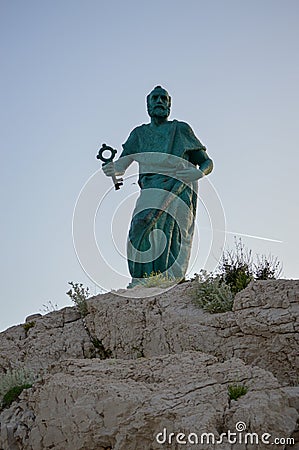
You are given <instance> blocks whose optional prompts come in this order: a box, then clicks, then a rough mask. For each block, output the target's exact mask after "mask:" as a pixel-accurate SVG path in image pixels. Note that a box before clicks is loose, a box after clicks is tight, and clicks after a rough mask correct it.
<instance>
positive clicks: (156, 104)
mask: <svg viewBox="0 0 299 450" xmlns="http://www.w3.org/2000/svg"><path fill="white" fill-rule="evenodd" d="M170 107H171V98H170V96H169V94H168V92H167V91H166V90H165V89H163V88H162V87H161V86H156V87H155V88H154V89H153V91H152V92H151V93H150V94H149V95H148V96H147V110H148V114H149V116H150V118H151V121H150V123H148V124H143V125H141V126H138V127H136V128H134V130H133V131H132V132H131V134H130V135H129V137H128V139H127V141H126V142H125V143H124V144H123V151H122V153H121V155H120V157H119V159H118V160H117V161H115V162H110V163H108V164H105V165H104V166H103V171H104V173H105V174H106V175H107V176H112V177H114V179H115V178H116V176H122V175H123V174H124V173H125V171H126V169H127V168H128V166H129V165H130V164H131V163H132V162H133V161H137V162H138V163H139V180H138V184H139V186H140V189H141V192H140V196H139V198H138V200H137V202H136V206H135V209H134V212H133V217H132V221H131V226H130V231H129V237H128V246H127V258H128V265H129V270H130V274H131V276H132V283H131V285H130V286H134V285H136V284H138V283H140V282H141V281H142V280H143V279H144V277H145V276H147V275H150V274H152V273H153V274H157V273H162V274H165V276H167V278H168V279H169V278H170V279H175V280H180V279H183V278H184V276H185V274H186V271H187V267H188V262H189V258H190V252H191V245H192V239H193V232H194V220H195V213H196V204H197V187H198V186H197V185H198V180H199V179H200V178H202V177H203V176H204V175H208V174H209V173H210V172H211V171H212V169H213V162H212V160H211V159H210V158H209V156H208V155H207V152H206V148H205V147H204V146H203V145H202V143H201V142H200V141H199V140H198V139H197V137H196V136H195V135H194V133H193V131H192V129H191V127H190V126H189V125H188V124H187V123H185V122H181V121H178V120H168V116H169V114H170Z"/></svg>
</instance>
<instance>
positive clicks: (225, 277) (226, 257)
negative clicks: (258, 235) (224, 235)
mask: <svg viewBox="0 0 299 450" xmlns="http://www.w3.org/2000/svg"><path fill="white" fill-rule="evenodd" d="M218 273H219V276H220V279H221V281H222V282H224V283H225V284H226V285H227V286H229V287H230V289H231V291H232V293H233V294H236V293H237V292H240V291H242V290H243V289H245V288H246V287H247V286H248V284H249V283H250V281H251V280H253V261H252V252H251V250H247V249H245V247H244V245H243V243H242V241H241V239H239V241H237V240H236V241H235V250H226V251H225V252H224V253H223V256H222V259H221V261H220V264H219V267H218Z"/></svg>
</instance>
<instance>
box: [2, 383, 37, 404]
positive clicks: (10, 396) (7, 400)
mask: <svg viewBox="0 0 299 450" xmlns="http://www.w3.org/2000/svg"><path fill="white" fill-rule="evenodd" d="M31 387H32V384H29V383H27V384H22V385H20V386H14V387H13V388H11V389H10V390H9V391H8V392H6V394H4V396H3V399H2V408H9V407H10V405H11V404H12V403H13V402H14V401H15V400H17V398H18V397H19V395H20V394H21V392H22V391H23V390H24V389H29V388H31Z"/></svg>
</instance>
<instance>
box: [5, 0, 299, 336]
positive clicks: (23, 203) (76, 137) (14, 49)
mask: <svg viewBox="0 0 299 450" xmlns="http://www.w3.org/2000/svg"><path fill="white" fill-rule="evenodd" d="M298 19H299V3H298V1H295V0H294V1H292V0H286V1H282V0H281V1H277V0H263V1H260V0H251V1H240V0H236V1H233V0H211V1H209V2H208V1H201V0H185V1H184V2H182V1H175V0H172V1H168V0H164V1H163V2H161V1H157V0H154V1H151V2H142V1H132V0H127V1H126V2H121V1H109V2H108V1H101V0H97V1H95V0H87V1H83V0H81V1H78V0H77V1H76V0H64V1H60V0H59V1H58V0H51V1H43V2H40V1H32V0H27V1H26V2H23V1H20V0H12V1H9V0H1V2H0V21H1V23H0V33H1V39H0V42H1V44H0V45H1V105H2V108H1V183H2V188H1V208H2V211H1V213H2V214H1V256H2V258H1V272H0V273H1V278H2V279H1V316H0V330H1V329H4V328H7V327H8V326H10V325H13V324H17V323H21V322H23V321H24V319H25V317H26V316H27V315H29V314H31V313H35V312H39V310H40V309H41V308H42V305H43V304H44V303H46V302H47V301H49V300H51V301H52V302H53V303H57V304H58V305H59V306H61V307H62V306H64V305H66V304H69V301H68V297H67V296H66V295H65V292H66V291H67V290H68V284H67V282H68V281H75V282H83V283H84V284H85V285H89V286H90V287H91V290H92V291H93V289H94V285H93V283H92V281H90V280H89V279H88V277H87V276H86V275H85V273H84V272H83V270H82V269H81V266H80V264H79V263H78V260H77V258H76V255H75V251H74V248H73V243H72V215H73V210H74V206H75V202H76V199H77V197H78V194H79V192H80V190H81V189H82V187H83V185H84V184H85V182H86V181H87V180H88V178H89V177H90V176H91V175H92V174H93V173H94V172H95V170H97V168H98V167H99V166H98V162H97V160H96V159H95V154H96V152H97V149H98V146H99V145H101V144H102V142H107V143H108V144H110V145H112V146H114V147H116V148H118V149H120V147H121V144H122V143H123V142H124V141H125V140H126V138H127V136H128V134H129V132H130V130H132V128H134V127H135V126H136V125H139V124H140V123H144V122H147V121H148V117H147V114H146V109H145V96H146V94H147V93H148V92H149V91H150V90H151V89H152V88H153V87H154V86H155V85H157V84H162V85H163V86H164V87H165V88H167V89H168V91H169V93H170V95H171V96H172V102H173V107H172V113H171V118H177V119H179V120H184V121H186V122H188V123H189V124H190V125H191V126H192V128H193V129H194V131H195V133H196V135H197V136H198V137H199V138H200V139H201V140H202V141H203V142H204V144H205V145H206V146H207V147H208V151H209V154H210V156H211V157H212V158H213V160H214V162H215V170H214V172H213V174H212V175H211V176H210V180H211V182H212V183H213V185H214V186H215V188H216V190H217V192H218V194H219V196H220V198H221V202H222V205H223V208H224V211H225V216H226V221H227V230H229V231H233V232H240V233H245V234H250V235H257V236H264V237H268V238H273V239H277V240H281V241H283V242H282V243H274V242H269V241H262V240H257V239H251V238H250V239H249V238H248V239H244V243H245V244H246V245H247V246H248V247H250V248H252V250H253V251H254V252H258V253H266V254H267V253H269V252H271V253H273V254H274V255H277V256H278V257H279V259H280V260H281V261H282V262H283V266H284V273H283V275H284V276H285V277H286V278H297V277H298V273H299V271H298V255H297V252H298V231H297V230H298V175H297V172H298V166H299V164H298V162H299V161H298V159H299V157H298V141H299V139H298V129H299V127H298V104H299V99H298V79H299V73H298V68H299V63H298V53H299V52H298V34H299V32H298ZM101 180H102V181H100V182H99V191H101V190H104V189H105V186H107V182H108V183H109V182H110V180H108V179H106V178H105V179H104V175H103V176H102V178H101ZM101 183H103V184H102V185H101ZM115 195H117V193H115ZM198 214H199V222H200V211H199V213H198ZM128 217H129V216H128ZM126 220H129V218H124V225H123V229H124V230H126V229H127V227H128V223H127V222H126ZM202 233H203V236H204V231H202ZM232 240H233V237H232V236H231V235H229V236H228V246H230V244H232ZM198 269H199V268H198ZM112 283H113V280H112ZM113 287H114V286H113ZM117 287H119V286H115V288H117Z"/></svg>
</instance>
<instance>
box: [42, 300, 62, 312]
mask: <svg viewBox="0 0 299 450" xmlns="http://www.w3.org/2000/svg"><path fill="white" fill-rule="evenodd" d="M57 310H58V305H57V303H55V304H54V303H52V301H51V300H49V301H47V303H44V304H43V309H41V310H40V311H41V312H43V313H45V314H47V313H49V312H53V311H57Z"/></svg>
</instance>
